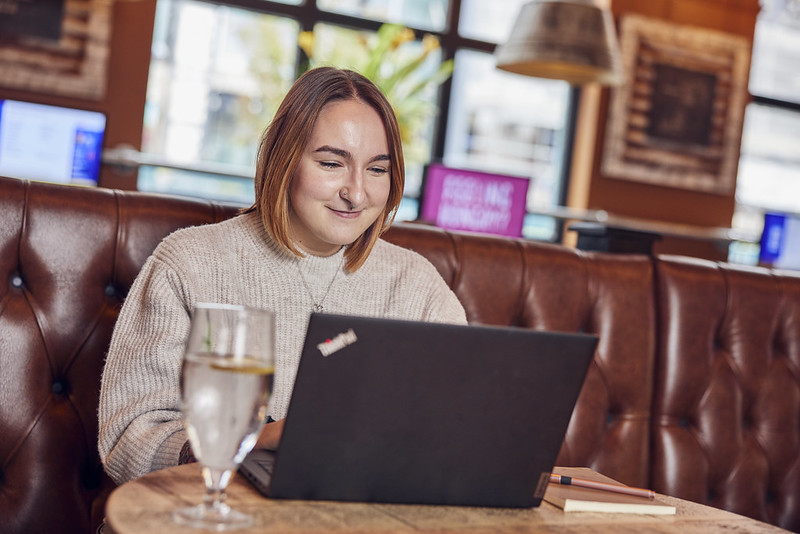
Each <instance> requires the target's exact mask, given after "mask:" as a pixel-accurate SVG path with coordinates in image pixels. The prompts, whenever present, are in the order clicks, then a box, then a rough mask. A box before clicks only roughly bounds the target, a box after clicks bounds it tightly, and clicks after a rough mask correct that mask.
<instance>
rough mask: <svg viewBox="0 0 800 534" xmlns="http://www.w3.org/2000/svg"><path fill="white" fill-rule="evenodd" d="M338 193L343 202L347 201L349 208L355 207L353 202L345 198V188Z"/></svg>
mask: <svg viewBox="0 0 800 534" xmlns="http://www.w3.org/2000/svg"><path fill="white" fill-rule="evenodd" d="M340 195H341V197H342V199H343V200H344V201H345V202H347V205H348V207H349V208H350V210H353V209H355V206H354V205H353V202H352V201H351V200H350V199H349V198H347V189H342V191H341V193H340Z"/></svg>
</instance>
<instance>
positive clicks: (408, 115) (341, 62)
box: [311, 24, 441, 213]
mask: <svg viewBox="0 0 800 534" xmlns="http://www.w3.org/2000/svg"><path fill="white" fill-rule="evenodd" d="M406 37H407V38H412V37H413V36H412V35H411V34H406ZM379 38H383V39H389V38H391V34H389V33H386V34H383V33H380V32H379V34H378V35H376V34H374V33H370V32H365V31H356V30H349V29H345V28H341V27H338V26H332V25H329V24H317V25H316V26H314V40H313V47H312V53H311V58H312V65H314V66H316V65H335V66H337V67H343V68H352V69H354V70H356V71H358V72H362V73H364V74H367V75H368V76H369V77H370V78H371V79H372V81H373V82H375V84H376V85H377V86H378V87H379V88H380V89H381V90H382V91H383V92H384V94H385V95H386V97H387V99H388V100H389V102H390V103H391V104H392V106H393V107H394V110H395V113H396V114H397V119H398V121H399V122H400V129H401V135H402V136H403V153H404V156H405V163H406V188H405V195H406V196H409V197H412V198H414V197H417V196H418V195H419V190H420V184H421V182H422V171H423V168H424V165H425V164H426V163H428V162H429V161H430V157H431V146H432V143H433V128H434V121H435V118H436V110H437V108H436V96H437V87H436V86H435V85H434V84H430V85H428V86H427V87H426V88H425V89H424V90H423V91H421V92H415V91H414V88H415V87H417V86H418V85H419V84H420V83H422V82H424V81H425V80H428V79H430V78H431V77H432V76H433V75H434V74H435V73H436V72H437V70H438V69H439V67H440V65H441V49H439V48H436V49H433V50H431V51H429V52H428V53H427V55H426V56H425V59H424V60H423V62H422V63H421V64H420V66H419V67H418V68H416V69H413V70H411V72H409V73H407V74H405V75H403V76H401V77H400V79H398V80H395V79H394V75H395V74H397V73H400V72H402V71H403V66H405V65H407V64H409V63H411V62H412V61H414V60H416V59H417V58H419V57H420V56H421V54H424V53H425V52H424V50H425V47H424V45H423V43H422V42H421V41H417V40H409V41H405V42H403V44H401V45H400V46H398V47H396V48H392V49H390V51H388V52H386V53H384V54H383V55H382V56H381V60H380V62H379V65H380V68H378V69H377V72H376V73H374V74H372V73H369V72H368V70H367V64H368V63H370V62H371V60H372V59H373V54H372V53H371V50H380V49H381V47H380V46H378V43H377V40H378V39H379ZM404 213H405V212H404Z"/></svg>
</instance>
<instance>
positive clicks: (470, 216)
mask: <svg viewBox="0 0 800 534" xmlns="http://www.w3.org/2000/svg"><path fill="white" fill-rule="evenodd" d="M529 184H530V180H529V179H528V178H524V177H520V176H509V175H503V174H491V173H486V172H480V171H473V170H467V169H456V168H452V167H447V166H445V165H442V164H439V163H432V164H430V165H428V166H427V168H426V169H425V177H424V185H423V188H422V189H423V191H422V209H421V210H420V219H422V220H423V221H424V222H428V223H430V224H434V225H436V226H438V227H440V228H446V229H448V230H461V231H467V232H479V233H485V234H496V235H503V236H511V237H521V236H522V225H523V222H524V219H525V213H526V203H527V198H528V185H529Z"/></svg>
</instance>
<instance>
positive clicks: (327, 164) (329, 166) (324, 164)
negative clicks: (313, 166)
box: [319, 161, 341, 169]
mask: <svg viewBox="0 0 800 534" xmlns="http://www.w3.org/2000/svg"><path fill="white" fill-rule="evenodd" d="M319 164H320V165H321V166H322V167H325V168H326V169H335V168H336V167H341V165H339V163H338V162H336V161H320V162H319Z"/></svg>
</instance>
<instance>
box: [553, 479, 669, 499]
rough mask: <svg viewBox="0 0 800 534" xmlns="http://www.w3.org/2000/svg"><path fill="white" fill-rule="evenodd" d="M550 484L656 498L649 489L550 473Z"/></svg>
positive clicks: (654, 493)
mask: <svg viewBox="0 0 800 534" xmlns="http://www.w3.org/2000/svg"><path fill="white" fill-rule="evenodd" d="M550 483H551V484H562V485H565V486H579V487H581V488H591V489H596V490H601V491H612V492H614V493H624V494H626V495H635V496H636V497H645V498H647V499H655V497H656V492H654V491H653V490H650V489H644V488H632V487H630V486H622V485H620V484H608V483H606V482H595V481H594V480H586V479H585V478H575V477H568V476H564V475H557V474H555V473H550Z"/></svg>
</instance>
